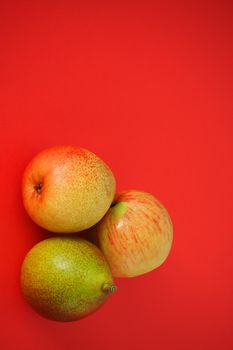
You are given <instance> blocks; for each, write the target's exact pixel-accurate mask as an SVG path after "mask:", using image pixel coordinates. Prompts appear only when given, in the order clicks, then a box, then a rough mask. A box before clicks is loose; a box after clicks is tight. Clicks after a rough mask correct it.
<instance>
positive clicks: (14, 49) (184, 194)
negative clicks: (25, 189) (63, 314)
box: [0, 1, 233, 350]
mask: <svg viewBox="0 0 233 350" xmlns="http://www.w3.org/2000/svg"><path fill="white" fill-rule="evenodd" d="M109 3H110V4H109ZM155 3H156V5H155V4H154V5H152V2H144V1H137V2H131V3H130V2H119V1H109V2H107V1H106V2H105V3H104V2H101V1H96V2H84V1H83V2H78V1H77V2H75V1H73V2H71V1H67V2H65V1H49V2H46V3H44V4H43V3H42V2H41V1H36V2H33V1H18V2H12V1H1V3H0V34H1V53H0V77H1V80H0V96H1V103H0V130H1V147H0V159H1V196H0V205H1V224H2V225H1V245H0V268H1V271H0V276H1V288H0V308H1V327H0V333H1V337H0V348H1V349H3V350H12V349H17V350H21V349H23V350H29V349H35V350H41V349H43V350H48V349H50V350H51V349H54V350H61V349H66V350H67V349H87V350H89V349H95V350H99V349H101V350H105V349H106V350H107V349H108V350H109V349H112V350H115V349H127V350H131V349H132V350H133V349H134V350H139V349H148V350H150V349H159V350H168V349H169V350H171V349H179V350H182V349H185V350H186V349H189V350H192V349H193V350H194V349H195V350H197V349H205V350H219V349H221V350H230V349H232V348H233V335H232V324H233V317H232V314H233V301H232V294H233V290H232V289H233V280H232V267H233V266H232V265H233V264H232V246H233V229H232V228H233V215H232V197H233V188H232V176H233V169H232V148H233V137H232V136H233V135H232V127H233V119H232V112H233V111H232V78H233V76H232V73H233V72H232V59H233V55H232V35H233V24H232V23H233V21H232V13H233V11H232V4H231V2H230V1H229V2H226V1H218V2H213V1H212V2H210V1H209V2H208V3H207V2H203V1H199V2H198V1H197V2H195V4H188V3H187V2H184V3H183V4H182V3H181V2H174V1H173V2H170V3H167V2H162V1H161V4H163V3H164V5H160V4H159V3H158V2H155ZM55 144H73V145H77V146H82V147H86V148H89V149H91V150H93V151H94V152H96V153H97V154H98V155H100V156H101V157H103V159H104V160H105V161H106V162H107V163H108V164H109V165H110V166H111V167H112V169H113V171H114V173H115V175H116V177H117V181H118V189H119V190H123V189H128V188H137V189H143V190H147V191H150V192H152V193H154V194H155V195H156V196H157V197H158V198H159V199H160V200H161V201H162V202H163V203H164V204H165V205H166V207H167V208H168V210H169V212H170V214H171V217H172V219H173V223H174V229H175V237H174V245H173V249H172V252H171V254H170V256H169V258H168V260H167V261H166V263H165V264H164V265H163V266H162V267H160V268H159V269H157V270H156V271H154V272H152V273H149V274H147V275H145V276H141V277H138V278H134V279H129V280H124V279H122V280H117V284H118V287H119V289H118V291H117V293H116V294H115V295H113V296H112V297H111V299H110V300H109V301H108V302H107V304H105V306H104V307H103V308H102V309H100V310H99V311H98V312H96V313H95V314H93V315H92V316H90V317H88V318H86V319H83V320H81V321H79V322H75V323H69V324H59V323H56V322H52V321H47V320H45V319H43V318H41V317H40V316H38V315H37V314H36V313H35V312H34V311H33V310H31V309H30V307H29V306H28V305H27V304H26V302H25V301H24V300H23V298H22V296H21V294H20V289H19V271H20V265H21V262H22V260H23V258H24V256H25V254H26V252H27V251H28V250H29V249H30V248H31V247H32V246H33V244H35V243H36V242H38V241H39V240H41V239H42V238H43V237H45V233H44V232H43V231H42V230H41V229H40V228H38V227H36V225H34V224H33V223H32V222H31V221H30V219H29V218H28V217H27V215H26V213H25V212H24V210H23V208H22V202H21V197H20V180H21V176H22V171H23V169H24V167H25V166H26V164H27V163H28V161H29V160H30V159H31V157H32V156H33V155H34V154H35V153H36V152H38V151H39V150H41V149H43V148H45V147H47V146H52V145H55Z"/></svg>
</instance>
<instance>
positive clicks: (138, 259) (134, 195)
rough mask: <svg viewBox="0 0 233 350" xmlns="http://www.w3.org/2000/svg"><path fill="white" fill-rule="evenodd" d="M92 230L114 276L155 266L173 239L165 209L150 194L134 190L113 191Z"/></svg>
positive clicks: (162, 260)
mask: <svg viewBox="0 0 233 350" xmlns="http://www.w3.org/2000/svg"><path fill="white" fill-rule="evenodd" d="M96 230H97V237H98V245H99V247H100V249H101V250H102V252H103V253H104V255H105V257H106V259H107V261H108V263H109V265H110V267H111V271H112V274H113V276H114V277H135V276H139V275H142V274H145V273H147V272H149V271H152V270H153V269H155V268H157V267H159V266H160V265H161V264H162V263H163V262H164V261H165V259H166V258H167V256H168V254H169V251H170V249H171V245H172V240H173V226H172V222H171V219H170V217H169V214H168V212H167V210H166V209H165V208H164V206H163V205H162V204H161V202H160V201H159V200H158V199H156V198H155V197H154V196H153V195H151V194H149V193H147V192H143V191H136V190H130V191H124V192H122V193H120V194H118V195H116V197H115V200H114V205H113V206H112V207H111V208H110V209H109V210H108V212H107V214H106V215H105V216H104V217H103V219H102V220H101V221H100V222H99V223H98V224H97V225H96Z"/></svg>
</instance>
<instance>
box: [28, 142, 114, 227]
mask: <svg viewBox="0 0 233 350" xmlns="http://www.w3.org/2000/svg"><path fill="white" fill-rule="evenodd" d="M115 188H116V181H115V177H114V175H113V173H112V171H111V170H110V168H109V167H108V166H107V165H106V164H105V163H104V162H103V160H101V159H100V158H99V157H98V156H96V155H95V154H94V153H92V152H91V151H89V150H87V149H83V148H77V147H73V146H56V147H52V148H48V149H45V150H43V151H42V152H40V153H38V154H37V155H36V156H35V157H34V158H33V159H32V160H31V162H30V163H29V164H28V166H27V167H26V169H25V171H24V174H23V180H22V198H23V204H24V207H25V209H26V211H27V213H28V214H29V216H30V217H31V218H32V220H33V221H34V222H35V223H37V224H38V225H39V226H41V227H43V228H45V229H47V230H49V231H52V232H62V233H72V232H78V231H81V230H85V229H87V228H89V227H91V226H92V225H94V224H96V223H97V222H98V221H99V220H100V219H101V218H102V217H103V216H104V214H105V213H106V212H107V210H108V209H109V207H110V205H111V203H112V200H113V198H114V195H115Z"/></svg>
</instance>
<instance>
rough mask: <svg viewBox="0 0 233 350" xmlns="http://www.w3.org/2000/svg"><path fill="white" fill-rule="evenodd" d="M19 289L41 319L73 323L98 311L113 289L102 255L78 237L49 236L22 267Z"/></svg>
mask: <svg viewBox="0 0 233 350" xmlns="http://www.w3.org/2000/svg"><path fill="white" fill-rule="evenodd" d="M20 281H21V289H22V292H23V295H24V296H25V298H26V300H27V301H28V303H29V304H30V305H31V306H32V307H33V308H34V309H35V310H36V311H37V312H38V313H39V314H40V315H42V316H43V317H45V318H48V319H51V320H55V321H63V322H65V321H75V320H78V319H80V318H83V317H85V316H87V315H89V314H90V313H92V312H94V311H95V310H97V309H98V308H99V307H100V306H101V305H102V304H103V303H104V302H105V301H106V300H107V298H108V296H109V294H110V292H111V291H114V290H115V285H114V284H113V279H112V275H111V271H110V268H109V266H108V263H107V262H106V260H105V258H104V256H103V254H102V252H101V251H100V250H99V249H98V248H97V247H96V246H95V245H93V244H92V243H90V242H88V241H86V240H84V239H82V238H79V237H69V236H64V237H52V238H49V239H46V240H44V241H41V242H40V243H38V244H36V245H35V246H34V247H33V248H32V249H31V250H30V251H29V253H28V254H27V255H26V257H25V259H24V262H23V264H22V268H21V277H20Z"/></svg>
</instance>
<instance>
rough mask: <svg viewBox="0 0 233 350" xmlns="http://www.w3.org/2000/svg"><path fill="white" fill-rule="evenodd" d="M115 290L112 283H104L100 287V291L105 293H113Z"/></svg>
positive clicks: (115, 287)
mask: <svg viewBox="0 0 233 350" xmlns="http://www.w3.org/2000/svg"><path fill="white" fill-rule="evenodd" d="M116 290H117V286H116V285H115V284H114V283H108V282H106V283H104V284H103V285H102V291H103V292H107V293H113V292H115V291H116Z"/></svg>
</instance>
